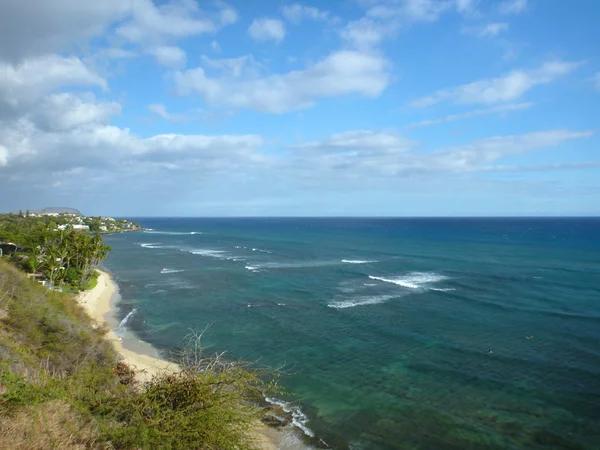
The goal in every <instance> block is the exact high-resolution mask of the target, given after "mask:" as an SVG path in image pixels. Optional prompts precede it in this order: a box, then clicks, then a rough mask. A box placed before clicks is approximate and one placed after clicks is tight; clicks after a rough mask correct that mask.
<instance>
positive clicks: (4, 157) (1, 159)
mask: <svg viewBox="0 0 600 450" xmlns="http://www.w3.org/2000/svg"><path fill="white" fill-rule="evenodd" d="M6 164H8V150H7V149H6V147H4V146H3V145H0V166H6Z"/></svg>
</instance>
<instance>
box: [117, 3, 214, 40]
mask: <svg viewBox="0 0 600 450" xmlns="http://www.w3.org/2000/svg"><path fill="white" fill-rule="evenodd" d="M216 29H217V26H216V25H215V23H214V21H213V20H211V19H210V18H208V17H203V16H202V15H201V11H200V8H199V7H198V5H197V4H196V2H194V1H191V0H180V1H171V2H169V3H167V4H163V5H161V6H156V5H155V4H154V2H153V1H152V0H134V1H133V3H132V11H131V19H130V20H128V21H127V22H126V23H124V24H123V25H121V26H119V27H118V28H117V30H116V32H117V34H118V35H119V36H121V37H123V38H125V39H127V40H129V41H131V42H137V43H143V42H146V41H150V42H156V41H158V42H161V41H162V40H163V39H165V38H183V37H187V36H194V35H198V34H202V33H211V32H214V31H215V30H216Z"/></svg>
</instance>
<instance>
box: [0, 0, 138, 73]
mask: <svg viewBox="0 0 600 450" xmlns="http://www.w3.org/2000/svg"><path fill="white" fill-rule="evenodd" d="M1 8H2V14H0V59H7V60H9V61H12V62H16V61H19V60H21V59H22V58H25V57H28V58H31V57H34V56H37V55H40V54H43V53H47V52H52V51H63V50H68V49H70V48H72V47H73V46H74V45H76V44H78V43H81V42H86V41H87V40H88V39H89V38H91V37H94V36H99V35H101V34H102V33H103V32H105V31H106V30H107V29H108V27H109V25H110V24H111V23H113V22H115V21H118V20H122V19H124V18H125V17H126V16H127V15H128V14H129V13H130V12H131V2H130V1H123V0H103V1H81V0H55V1H51V2H50V1H47V0H27V1H23V0H3V1H2V7H1Z"/></svg>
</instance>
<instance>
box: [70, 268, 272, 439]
mask: <svg viewBox="0 0 600 450" xmlns="http://www.w3.org/2000/svg"><path fill="white" fill-rule="evenodd" d="M98 272H100V276H99V277H98V284H97V285H96V287H94V289H92V290H90V291H87V292H83V293H81V294H79V297H78V301H79V303H80V304H81V305H82V306H83V307H84V308H85V310H86V311H87V313H88V314H89V315H90V316H91V317H92V319H94V320H95V321H96V322H97V323H98V324H106V325H108V327H109V332H108V334H107V335H106V339H108V340H110V341H111V342H112V343H113V345H114V347H115V349H116V350H117V352H118V353H119V354H120V355H121V356H122V358H123V360H124V361H125V362H126V363H127V364H128V365H129V366H131V367H133V368H135V369H136V372H137V374H138V376H139V379H140V381H142V382H144V381H147V380H148V379H150V378H151V377H152V376H153V375H156V374H158V373H162V372H165V371H166V372H172V371H177V370H180V367H179V366H178V365H177V364H174V363H172V362H169V361H166V360H164V359H161V358H160V357H158V356H156V357H154V356H150V355H148V354H147V353H150V354H156V355H158V352H157V351H156V349H154V348H153V347H152V346H151V345H150V344H147V343H144V342H141V341H137V342H136V341H135V340H134V339H133V338H131V337H129V336H125V337H119V336H117V334H116V333H115V328H116V325H115V324H117V322H116V318H115V316H114V311H113V310H112V308H113V307H114V303H115V302H116V300H117V298H118V289H117V285H116V284H115V282H114V281H113V279H112V278H111V276H110V275H109V274H108V273H106V272H103V271H101V270H99V271H98ZM111 324H112V325H113V326H112V327H111ZM125 345H131V346H133V347H134V348H136V349H139V351H133V350H130V349H129V348H125ZM142 352H143V353H142ZM257 428H258V432H257V440H258V441H259V448H260V449H261V450H276V449H277V448H279V447H280V446H279V445H278V442H281V438H282V436H281V433H279V432H278V431H277V430H274V429H271V428H268V427H266V426H264V425H262V424H259V425H258V427H257Z"/></svg>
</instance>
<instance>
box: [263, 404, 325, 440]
mask: <svg viewBox="0 0 600 450" xmlns="http://www.w3.org/2000/svg"><path fill="white" fill-rule="evenodd" d="M265 400H266V401H267V402H269V403H271V404H272V405H277V406H280V407H281V409H283V410H284V411H285V412H286V413H288V414H291V416H292V425H294V426H295V427H297V428H299V429H301V430H302V432H303V433H304V434H305V435H307V436H309V437H315V433H314V432H313V430H311V429H310V428H308V426H307V425H306V424H307V423H308V417H307V416H306V414H304V412H303V411H302V409H301V408H300V407H299V406H296V405H292V404H291V403H288V402H284V401H282V400H278V399H275V398H269V397H265Z"/></svg>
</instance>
